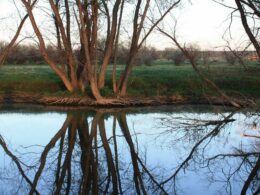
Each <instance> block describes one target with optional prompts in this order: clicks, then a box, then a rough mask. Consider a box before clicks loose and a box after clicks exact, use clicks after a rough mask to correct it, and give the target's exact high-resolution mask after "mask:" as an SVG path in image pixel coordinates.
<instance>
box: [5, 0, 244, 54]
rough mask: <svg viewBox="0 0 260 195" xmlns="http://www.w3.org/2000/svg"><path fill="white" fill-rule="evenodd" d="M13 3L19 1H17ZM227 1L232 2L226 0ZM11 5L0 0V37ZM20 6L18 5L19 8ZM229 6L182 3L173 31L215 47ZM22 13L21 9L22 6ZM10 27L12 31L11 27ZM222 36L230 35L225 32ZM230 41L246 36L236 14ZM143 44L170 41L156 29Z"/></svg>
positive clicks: (9, 23)
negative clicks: (175, 28)
mask: <svg viewBox="0 0 260 195" xmlns="http://www.w3.org/2000/svg"><path fill="white" fill-rule="evenodd" d="M15 1H16V2H17V4H19V5H21V3H20V1H17V0H15ZM227 2H233V1H232V0H229V1H227ZM15 10H16V8H15V6H14V4H13V1H12V0H0V18H5V19H4V20H0V41H2V40H5V41H7V40H8V39H9V40H10V38H11V37H12V35H13V32H14V30H15V27H16V26H17V24H18V23H19V20H17V19H18V15H17V13H16V14H15ZM21 10H22V9H21ZM230 12H231V10H230V9H228V8H225V7H223V6H221V5H219V4H217V3H215V2H213V1H212V0H192V4H190V3H185V5H184V6H183V7H182V8H181V9H174V10H173V14H174V17H175V18H177V20H178V24H177V31H176V32H177V35H178V38H179V40H180V41H181V42H182V43H183V44H184V43H185V44H196V45H198V46H199V47H200V48H201V49H210V50H212V49H216V48H218V47H221V46H224V45H226V43H225V41H224V40H223V38H222V35H223V33H224V31H225V30H226V29H227V28H228V25H229V20H227V18H228V16H229V14H230ZM22 13H25V11H24V10H22ZM167 25H168V26H174V23H173V21H171V19H167V20H166V21H165V26H167ZM12 29H13V31H12ZM32 34H33V33H32V30H31V27H30V22H29V20H28V21H27V22H26V25H25V28H24V29H23V31H22V34H21V38H22V37H23V36H27V35H32ZM226 38H227V39H230V37H229V36H228V33H227V34H226ZM232 38H233V39H232V44H233V46H234V47H236V45H239V44H240V43H241V42H243V41H244V40H247V36H246V35H245V32H244V29H243V27H242V25H241V22H240V20H239V18H237V19H236V20H234V21H233V25H232ZM146 44H147V45H150V46H154V47H157V48H159V49H164V48H166V47H171V46H172V43H171V41H170V40H169V39H167V38H165V37H164V36H162V35H161V34H159V33H154V34H153V35H152V36H151V37H150V38H149V39H148V40H147V42H146Z"/></svg>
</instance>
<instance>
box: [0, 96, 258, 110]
mask: <svg viewBox="0 0 260 195" xmlns="http://www.w3.org/2000/svg"><path fill="white" fill-rule="evenodd" d="M235 101H237V102H239V104H241V105H243V106H256V104H254V101H253V100H244V99H243V100H242V99H241V100H240V99H235ZM0 103H29V104H30V103H31V104H41V105H55V106H92V107H131V106H156V105H170V104H211V105H226V106H232V105H231V104H230V102H228V101H226V100H225V99H223V98H220V97H206V98H205V97H204V98H189V97H183V96H180V95H177V96H171V97H162V96H159V97H148V98H133V97H127V98H105V99H101V100H99V101H96V100H94V99H92V98H89V97H55V96H42V95H39V94H30V93H6V94H0Z"/></svg>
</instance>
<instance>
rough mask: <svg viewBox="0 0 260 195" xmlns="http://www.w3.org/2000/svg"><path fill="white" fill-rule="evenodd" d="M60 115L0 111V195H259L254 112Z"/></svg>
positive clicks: (259, 134)
mask: <svg viewBox="0 0 260 195" xmlns="http://www.w3.org/2000/svg"><path fill="white" fill-rule="evenodd" d="M61 110H63V111H61ZM64 110H65V109H60V108H59V109H58V108H50V109H48V108H43V107H33V106H11V107H3V106H2V107H1V109H0V195H5V194H6V195H12V194H17V195H23V194H112V193H114V194H192V195H194V194H195V195H196V194H198V195H201V194H257V193H259V192H260V191H259V190H260V189H259V186H260V181H259V178H260V171H259V167H260V158H259V157H260V124H259V122H260V113H259V112H257V111H252V110H250V111H249V110H240V111H236V112H233V111H232V110H231V109H224V108H222V107H194V106H185V107H180V106H178V107H176V106H175V107H174V106H171V107H169V106H168V107H157V108H136V109H114V110H112V109H100V110H95V111H94V110H87V109H82V110H73V111H72V110H69V111H64Z"/></svg>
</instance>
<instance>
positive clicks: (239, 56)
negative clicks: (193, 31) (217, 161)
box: [0, 42, 254, 66]
mask: <svg viewBox="0 0 260 195" xmlns="http://www.w3.org/2000/svg"><path fill="white" fill-rule="evenodd" d="M5 45H6V43H5V42H0V52H1V51H2V50H3V48H5ZM100 48H102V46H101V47H100ZM46 50H47V52H48V55H50V56H51V57H52V58H53V59H56V63H64V61H63V62H62V60H65V59H62V58H61V56H60V55H61V54H60V53H59V52H58V50H57V49H56V48H55V47H54V46H51V45H48V46H47V47H46ZM189 50H190V52H191V53H192V55H193V56H194V58H195V60H196V61H197V62H199V63H200V64H203V65H206V64H208V63H210V62H216V61H223V62H226V63H228V64H231V65H234V64H236V63H241V60H253V59H251V58H250V56H253V54H254V52H251V51H201V50H200V49H199V48H196V47H194V46H193V47H190V48H189ZM74 53H75V56H76V57H77V60H79V59H80V49H75V50H74ZM128 53H129V48H128V47H126V46H124V45H123V44H119V49H118V54H117V55H118V57H117V63H118V64H126V61H127V57H128ZM103 55H104V54H103V50H102V49H100V50H99V55H98V56H99V61H101V60H102V58H103ZM113 56H114V51H113V52H112V57H111V59H110V64H113V63H114V60H113V59H114V58H113ZM156 60H168V61H170V62H172V63H173V64H175V65H177V66H178V65H182V64H185V61H186V60H187V59H186V57H185V55H184V54H183V53H182V52H181V51H180V50H179V49H176V48H165V49H164V50H158V49H156V48H154V47H142V48H141V49H140V52H139V53H138V56H137V57H136V59H135V64H136V65H147V66H149V65H152V64H153V63H154V62H155V61H156ZM5 64H10V65H11V64H14V65H26V64H34V65H39V64H46V62H45V60H44V58H43V56H42V55H41V52H40V50H39V47H38V46H37V45H33V44H26V45H25V44H19V45H16V46H15V47H13V48H12V49H11V50H10V52H9V55H8V56H7V58H6V60H5Z"/></svg>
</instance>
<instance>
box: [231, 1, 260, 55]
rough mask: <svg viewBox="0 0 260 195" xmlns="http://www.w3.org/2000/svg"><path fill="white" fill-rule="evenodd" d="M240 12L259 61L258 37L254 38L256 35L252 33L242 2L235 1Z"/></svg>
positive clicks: (259, 45) (259, 46) (259, 47)
mask: <svg viewBox="0 0 260 195" xmlns="http://www.w3.org/2000/svg"><path fill="white" fill-rule="evenodd" d="M235 2H236V5H237V8H238V11H239V13H240V16H241V22H242V24H243V27H244V29H245V31H246V34H247V35H248V37H249V39H250V41H251V42H252V44H253V45H254V47H255V49H256V53H257V55H258V60H260V44H259V42H258V41H257V39H256V37H255V36H254V34H253V33H252V31H251V29H250V27H249V26H248V22H247V19H246V15H245V10H244V8H243V6H242V4H241V2H240V0H235Z"/></svg>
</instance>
